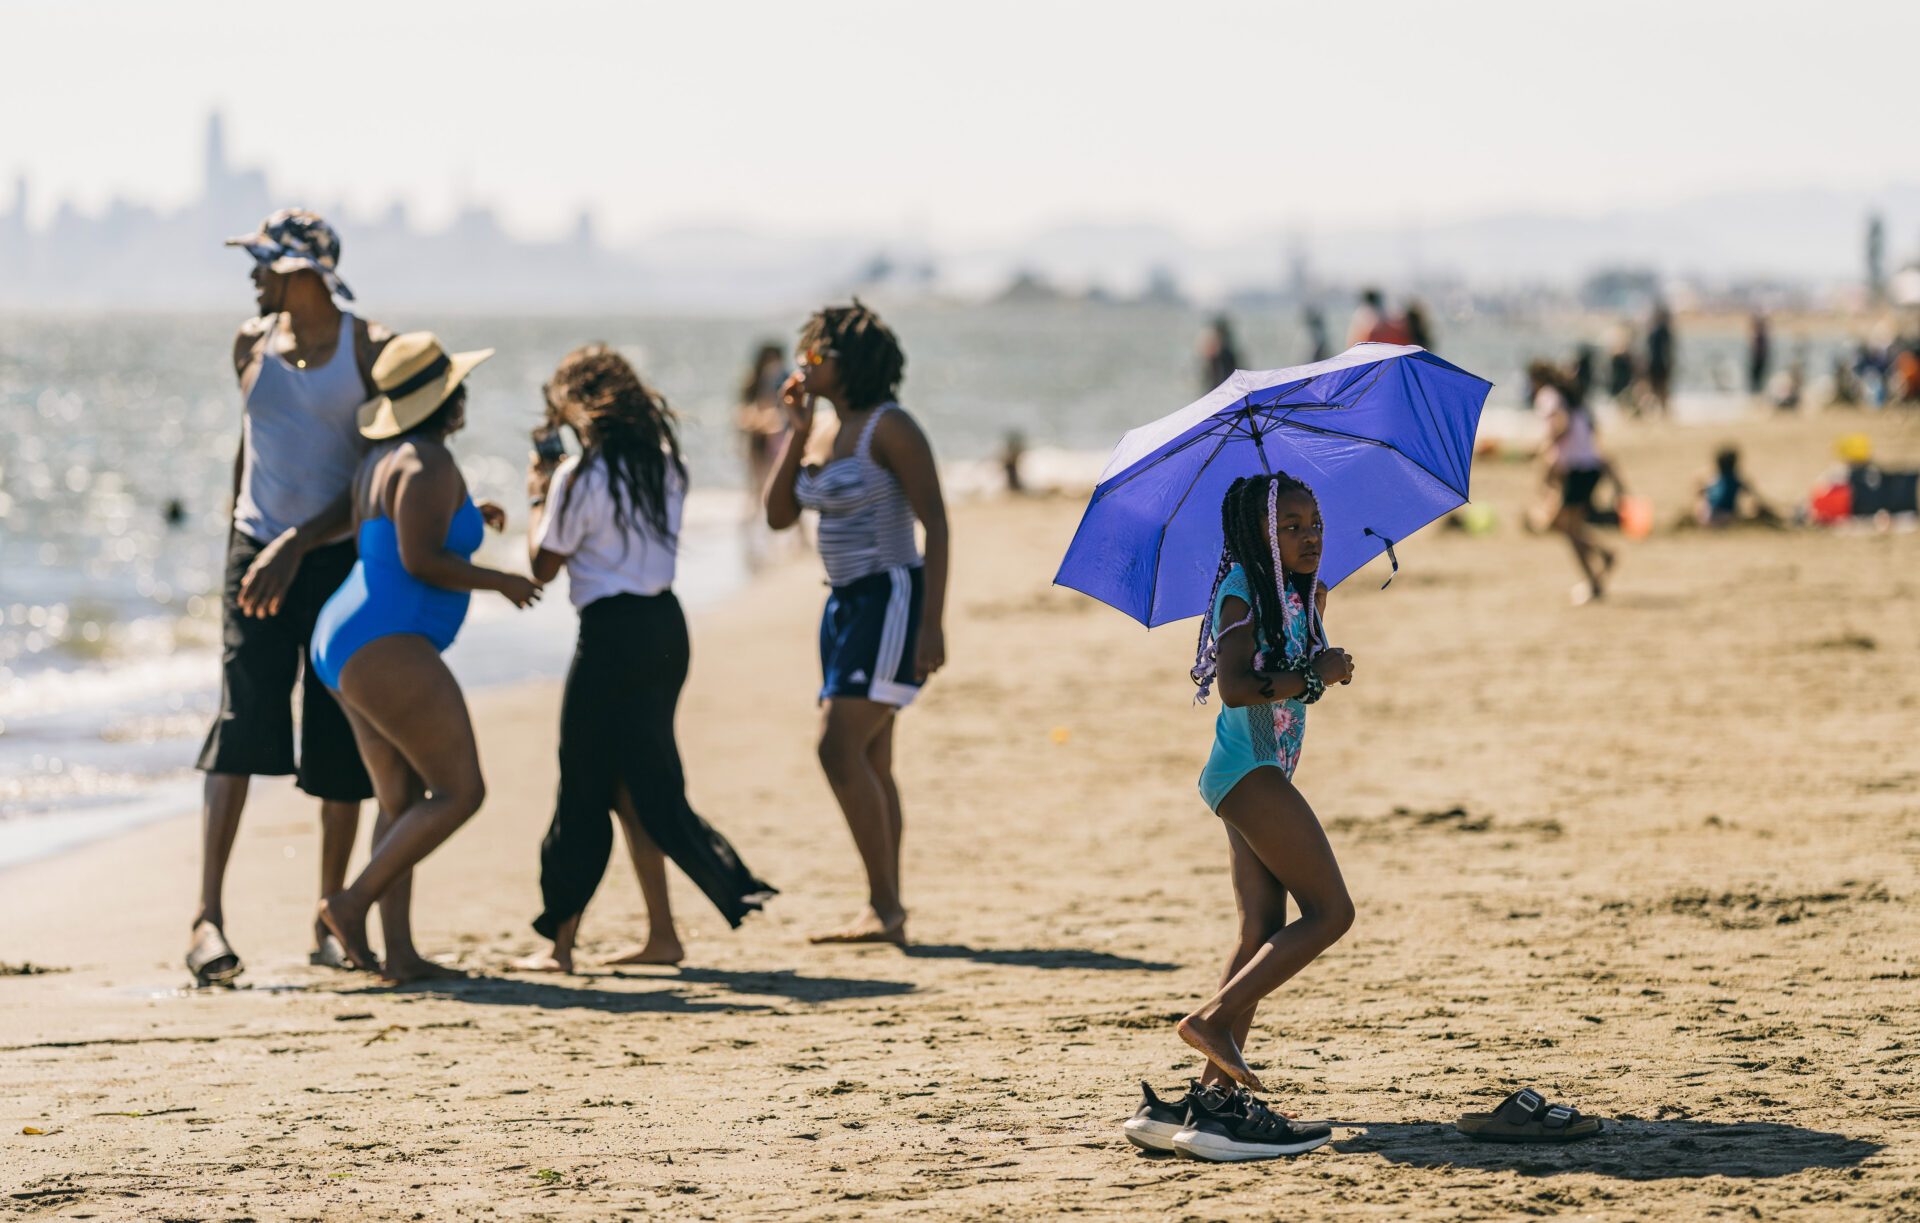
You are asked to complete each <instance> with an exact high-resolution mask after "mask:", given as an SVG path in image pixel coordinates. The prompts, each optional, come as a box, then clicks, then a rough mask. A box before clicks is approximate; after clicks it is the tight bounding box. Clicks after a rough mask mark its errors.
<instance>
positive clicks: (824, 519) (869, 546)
mask: <svg viewBox="0 0 1920 1223" xmlns="http://www.w3.org/2000/svg"><path fill="white" fill-rule="evenodd" d="M899 406H900V405H898V404H896V403H891V402H889V403H883V404H881V405H880V406H879V407H877V408H875V409H874V410H873V415H872V416H870V417H868V418H867V427H866V428H864V429H862V430H861V431H860V440H859V441H858V442H857V443H855V445H854V448H853V453H852V454H850V455H848V456H847V457H846V458H844V459H835V460H834V461H833V462H831V463H827V464H825V465H824V466H821V467H819V468H817V469H812V470H807V469H803V470H802V471H801V472H800V476H799V478H798V479H797V480H795V481H794V486H793V493H794V497H795V498H796V499H797V500H798V501H799V502H800V504H801V505H802V506H805V507H806V508H807V509H810V510H818V511H819V512H820V537H819V548H820V559H821V560H822V561H823V562H825V564H826V566H827V584H828V585H830V586H845V585H848V584H849V583H852V582H857V581H859V580H860V579H861V578H863V577H866V576H868V575H869V574H874V573H884V572H886V571H887V570H889V569H896V568H900V567H902V566H913V565H918V564H919V563H920V546H919V543H918V542H917V541H916V540H915V539H914V535H913V507H912V506H911V505H910V504H908V502H907V494H906V491H905V490H904V489H902V488H901V487H900V481H899V480H897V479H895V478H894V474H893V473H892V472H890V471H888V470H887V469H886V468H884V467H882V466H880V464H878V463H876V462H874V460H873V454H872V450H873V430H874V426H876V425H878V424H879V423H880V418H881V417H882V416H885V415H886V414H887V413H888V412H892V411H897V410H898V409H899Z"/></svg>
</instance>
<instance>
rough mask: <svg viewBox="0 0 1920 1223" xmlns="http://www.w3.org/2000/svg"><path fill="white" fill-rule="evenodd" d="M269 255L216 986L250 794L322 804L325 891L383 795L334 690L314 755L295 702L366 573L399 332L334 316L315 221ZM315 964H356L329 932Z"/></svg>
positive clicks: (249, 244) (305, 704)
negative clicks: (357, 550) (328, 624)
mask: <svg viewBox="0 0 1920 1223" xmlns="http://www.w3.org/2000/svg"><path fill="white" fill-rule="evenodd" d="M227 245H229V246H240V247H244V248H245V249H246V251H247V253H249V254H251V255H252V256H253V258H254V267H253V283H254V286H255V290H256V299H257V302H258V305H259V316H258V317H257V318H253V319H249V320H248V321H247V322H245V323H243V324H241V326H240V331H239V334H238V335H237V336H235V337H234V344H233V368H234V372H235V374H237V375H238V376H239V380H240V395H241V402H242V414H241V428H240V450H239V453H238V454H236V455H235V456H234V464H233V530H232V532H231V533H230V534H229V536H228V540H227V566H226V579H225V582H224V584H223V588H222V598H221V657H220V664H221V674H220V679H221V683H220V712H219V715H218V716H217V717H216V718H215V719H214V723H213V728H212V729H211V730H210V731H209V732H208V733H207V742H206V745H205V747H203V748H202V749H201V752H200V760H199V768H200V769H201V771H203V772H204V773H205V774H206V775H207V776H206V784H205V802H204V814H205V820H204V829H205V842H204V846H203V857H202V859H201V872H200V906H199V910H198V912H197V913H196V914H195V916H194V922H193V934H192V939H191V942H190V949H189V951H188V953H187V967H188V968H189V969H190V970H192V972H193V974H194V976H195V977H196V978H197V979H198V980H199V981H200V983H201V984H203V985H206V984H223V983H225V982H229V981H231V980H233V978H235V977H237V976H239V975H240V973H241V971H242V969H243V966H242V964H241V961H240V957H239V956H238V955H237V954H235V953H234V950H233V948H232V946H231V945H229V944H228V942H227V939H226V933H225V925H226V915H225V910H224V906H223V898H222V887H223V881H224V878H225V875H226V869H227V859H228V857H229V856H230V855H231V853H232V851H233V841H234V837H235V835H236V834H237V833H238V832H239V828H240V813H241V810H242V808H243V807H244V806H245V805H246V800H247V788H248V783H249V781H250V780H251V779H252V778H253V777H255V776H285V775H287V774H293V775H294V777H295V784H297V785H298V786H299V787H300V789H302V790H304V791H306V792H307V793H308V794H311V795H313V796H314V797H316V798H318V799H319V800H320V828H321V833H320V894H321V895H322V896H326V895H328V894H330V893H332V892H336V891H338V890H340V888H341V887H342V886H344V884H345V880H346V870H347V858H348V856H349V855H350V854H351V853H352V852H353V842H354V838H355V836H356V834H357V833H358V831H359V821H360V803H361V800H362V799H366V798H371V797H372V796H373V785H372V783H371V782H370V781H369V780H368V777H367V772H366V769H365V767H364V766H363V765H362V764H361V762H360V753H359V750H358V749H357V748H356V747H355V745H354V740H353V731H352V729H351V728H350V727H349V726H348V725H347V721H346V717H345V715H344V714H342V713H341V711H340V707H339V705H338V704H336V703H335V701H334V697H333V694H332V693H330V692H328V691H327V689H326V686H325V685H324V684H321V683H319V682H317V681H314V680H312V679H311V678H309V679H308V680H307V681H306V682H302V683H301V684H300V688H301V711H300V712H301V716H300V729H299V738H300V744H299V752H298V755H297V756H296V754H295V750H294V716H293V691H294V685H295V683H296V681H298V680H300V678H301V673H302V671H303V669H304V667H305V659H306V657H307V649H308V644H309V642H310V640H311V638H312V636H313V623H314V618H315V617H316V616H317V615H318V614H319V611H320V606H321V605H322V604H323V603H325V602H326V601H327V598H328V596H330V595H332V594H333V592H334V590H335V588H337V587H338V586H339V585H340V583H341V582H342V581H344V580H345V579H346V577H347V574H348V573H349V572H350V571H351V570H352V568H353V562H354V545H353V539H352V534H351V528H352V525H353V524H352V510H351V506H350V502H349V497H350V493H351V486H352V484H353V475H354V471H355V469H356V468H357V467H358V466H359V463H360V458H361V456H362V455H363V454H364V453H365V447H366V442H365V440H364V439H363V438H362V437H361V436H360V432H359V429H358V427H357V425H356V421H355V413H356V411H357V409H358V408H359V406H360V405H361V404H362V403H364V402H366V401H367V400H368V399H371V398H373V397H374V396H375V395H376V394H377V393H378V392H377V389H376V388H375V386H374V382H373V362H374V358H376V357H377V356H379V355H380V350H381V349H382V348H383V347H384V346H385V344H386V342H387V340H388V339H390V338H391V336H390V333H389V332H388V331H387V330H386V329H385V328H383V327H381V326H379V325H378V324H375V323H369V322H367V321H365V320H363V319H360V318H356V317H355V316H354V315H352V314H350V313H347V312H346V311H343V310H341V309H340V308H339V306H338V305H336V304H335V299H336V298H340V299H344V300H348V301H351V300H352V298H353V294H352V293H351V292H350V291H349V290H348V289H347V286H346V285H345V284H344V283H343V282H342V281H341V279H340V277H339V274H338V273H337V272H336V271H335V268H336V266H337V265H338V263H339V258H340V239H339V238H338V237H337V236H336V235H335V234H334V232H333V228H332V227H331V226H329V225H328V224H327V223H326V221H324V220H322V219H321V218H320V217H318V216H316V215H314V214H313V213H311V212H306V211H303V210H300V209H288V210H283V211H281V212H276V213H274V214H273V215H272V216H270V217H268V218H267V219H266V220H265V221H264V222H262V223H261V226H260V230H259V232H258V233H252V234H248V235H246V236H245V237H240V238H232V239H229V240H228V243H227ZM314 938H315V942H316V944H317V946H316V949H315V951H314V953H313V956H312V957H311V958H312V960H313V962H315V963H329V964H334V965H336V966H338V965H342V964H344V963H345V962H346V961H345V957H344V955H343V954H342V953H341V952H340V949H339V947H338V945H337V943H336V942H335V941H334V940H333V939H332V938H331V937H330V936H329V935H328V934H327V932H326V931H325V930H323V929H320V928H318V927H317V926H316V928H315V931H314Z"/></svg>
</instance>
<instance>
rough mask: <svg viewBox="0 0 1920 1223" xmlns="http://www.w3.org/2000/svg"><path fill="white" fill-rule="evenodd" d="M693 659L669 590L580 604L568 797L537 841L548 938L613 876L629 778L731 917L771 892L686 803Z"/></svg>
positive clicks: (652, 823) (690, 871) (566, 765)
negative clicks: (616, 821) (684, 703)
mask: <svg viewBox="0 0 1920 1223" xmlns="http://www.w3.org/2000/svg"><path fill="white" fill-rule="evenodd" d="M687 657H688V646H687V621H686V617H685V616H684V615H682V614H681V611H680V601H679V600H678V599H676V598H674V596H673V592H672V591H665V592H663V593H661V594H657V595H632V594H622V595H610V596H608V597H607V598H604V599H597V600H595V601H594V602H592V603H589V604H588V605H587V606H586V607H584V608H582V609H581V611H580V640H579V643H578V645H577V646H576V647H575V649H574V654H573V666H572V667H571V668H570V669H569V670H568V672H567V688H566V696H565V699H564V701H563V702H562V704H561V708H560V795H559V800H558V802H557V803H556V806H555V810H554V813H553V824H552V826H551V827H550V828H548V829H547V836H546V839H545V840H544V841H542V842H541V843H540V893H541V899H542V901H543V902H544V903H545V905H546V910H545V912H543V913H541V914H540V916H539V917H538V918H536V919H535V920H534V923H533V928H534V929H535V930H537V931H539V932H540V934H541V935H543V936H545V937H546V938H552V937H553V936H554V934H555V932H556V931H558V930H559V928H560V927H561V925H562V924H564V923H565V922H566V921H567V920H568V919H569V918H572V917H574V916H576V915H578V914H579V913H581V912H583V911H584V910H585V909H586V907H587V901H589V900H591V899H592V898H593V893H594V890H595V889H596V888H598V887H599V886H600V879H601V877H602V876H603V875H605V874H606V871H607V860H608V858H609V857H610V856H611V855H612V853H613V809H614V797H615V793H616V792H617V790H618V788H619V783H620V782H622V781H624V782H626V785H627V792H628V793H629V794H631V795H632V796H633V806H634V810H635V811H636V812H637V813H638V814H639V817H640V825H641V827H643V828H645V829H646V832H647V835H648V836H650V837H652V838H653V843H654V844H655V845H658V846H659V847H660V849H661V851H662V852H664V853H665V854H666V855H667V857H669V858H671V859H673V861H674V863H675V864H676V865H677V866H679V868H680V869H681V870H683V871H685V872H686V874H687V878H689V879H691V880H693V882H694V884H695V885H696V886H698V887H699V889H700V890H701V891H702V892H705V893H706V894H707V898H708V899H709V900H711V901H713V904H714V907H715V908H717V909H719V910H720V915H721V916H722V917H725V918H726V919H727V923H728V924H729V925H731V926H738V925H739V924H740V921H741V919H742V918H744V917H745V916H746V915H747V914H748V913H750V912H752V911H754V910H756V909H758V908H759V907H760V905H761V902H762V901H764V900H765V899H766V898H767V897H768V896H771V895H772V894H773V893H774V889H773V888H772V887H770V886H769V885H767V884H766V883H763V882H762V881H761V880H759V879H757V878H755V877H754V874H753V872H752V871H750V870H748V869H747V868H746V866H745V864H743V863H742V862H741V861H740V855H739V854H737V853H735V852H734V848H733V846H732V844H730V843H729V842H728V841H727V839H726V838H725V837H723V836H721V835H720V834H719V833H718V832H717V831H715V830H714V829H713V827H712V826H711V825H709V824H708V823H707V822H706V821H705V820H703V819H701V818H700V817H699V816H698V815H696V814H695V813H694V811H693V809H692V808H691V807H689V806H688V805H687V794H686V776H685V774H684V773H683V772H682V771H681V768H680V748H679V745H678V744H676V743H675V742H674V738H673V713H674V707H675V706H676V705H678V704H679V701H680V688H681V686H682V685H683V684H685V683H686V679H687Z"/></svg>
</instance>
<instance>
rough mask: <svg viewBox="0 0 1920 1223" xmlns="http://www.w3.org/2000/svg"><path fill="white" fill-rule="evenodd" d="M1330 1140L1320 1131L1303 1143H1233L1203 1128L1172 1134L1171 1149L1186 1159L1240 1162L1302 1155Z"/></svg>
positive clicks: (1330, 1139) (1327, 1135)
mask: <svg viewBox="0 0 1920 1223" xmlns="http://www.w3.org/2000/svg"><path fill="white" fill-rule="evenodd" d="M1331 1141H1333V1135H1332V1134H1322V1135H1320V1137H1318V1138H1308V1139H1306V1140H1305V1141H1302V1142H1282V1143H1254V1142H1235V1141H1234V1140H1233V1139H1231V1138H1224V1137H1222V1136H1220V1135H1219V1134H1210V1133H1207V1132H1206V1131H1204V1130H1181V1131H1180V1132H1179V1133H1178V1134H1175V1135H1174V1136H1173V1149H1174V1151H1175V1153H1176V1154H1180V1155H1184V1156H1186V1157H1187V1158H1188V1159H1205V1160H1209V1161H1211V1162H1213V1163H1217V1164H1224V1163H1240V1162H1243V1161H1245V1160H1249V1159H1278V1158H1279V1157H1281V1156H1282V1155H1304V1154H1305V1153H1307V1152H1308V1151H1311V1150H1313V1149H1314V1148H1315V1147H1322V1146H1325V1145H1326V1144H1327V1143H1329V1142H1331Z"/></svg>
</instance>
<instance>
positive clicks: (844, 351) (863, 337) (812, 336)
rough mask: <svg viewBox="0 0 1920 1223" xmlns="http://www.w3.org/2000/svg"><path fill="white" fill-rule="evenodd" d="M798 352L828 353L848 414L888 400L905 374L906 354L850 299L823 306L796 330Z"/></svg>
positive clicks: (876, 319)
mask: <svg viewBox="0 0 1920 1223" xmlns="http://www.w3.org/2000/svg"><path fill="white" fill-rule="evenodd" d="M800 346H801V347H802V348H816V347H817V348H831V349H833V351H834V352H835V354H837V355H836V356H835V358H834V359H835V360H836V361H837V362H838V363H839V366H840V385H841V386H842V387H843V388H845V390H846V394H847V402H846V403H844V404H841V405H839V406H840V407H842V408H845V409H846V410H847V411H850V412H858V411H860V410H861V409H863V408H871V407H874V406H875V405H877V404H883V403H885V402H887V400H889V399H892V398H893V397H894V395H895V394H897V393H898V392H899V390H900V379H901V377H902V376H903V375H904V374H905V373H906V369H907V355H906V354H905V353H903V352H901V351H900V341H899V340H898V339H896V338H895V337H894V334H893V330H892V329H891V328H889V327H888V326H887V325H886V324H885V323H883V322H881V321H880V316H879V315H877V314H875V313H874V312H873V311H872V310H870V309H868V308H867V307H866V306H865V305H862V304H861V301H860V299H859V298H857V297H856V298H854V299H853V304H852V305H851V306H828V307H826V308H825V309H823V310H817V311H815V312H814V314H813V317H811V318H809V319H808V320H807V321H806V324H805V325H804V326H803V327H801V328H800Z"/></svg>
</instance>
